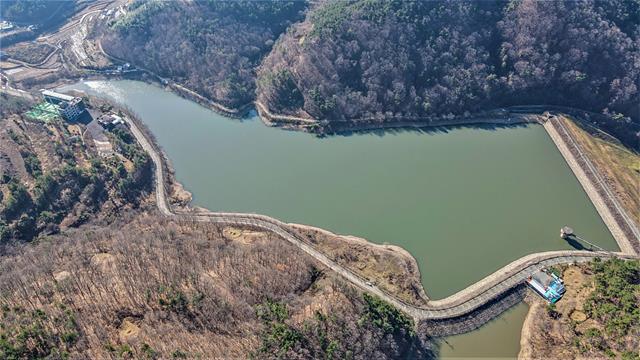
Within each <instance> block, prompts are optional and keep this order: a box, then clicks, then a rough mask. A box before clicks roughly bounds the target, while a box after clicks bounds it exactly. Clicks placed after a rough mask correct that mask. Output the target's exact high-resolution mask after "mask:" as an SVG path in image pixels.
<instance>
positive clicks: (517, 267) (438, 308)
mask: <svg viewBox="0 0 640 360" xmlns="http://www.w3.org/2000/svg"><path fill="white" fill-rule="evenodd" d="M127 121H128V124H129V125H130V129H131V132H132V133H133V135H134V136H135V137H136V139H137V140H138V142H139V143H140V145H141V146H142V147H143V149H144V150H145V151H147V153H148V154H149V156H150V157H151V160H152V161H153V163H154V165H155V185H156V202H157V206H158V209H159V211H160V212H161V213H162V214H163V215H165V216H172V217H179V218H182V219H185V220H191V221H201V222H212V223H217V224H225V225H238V226H251V227H254V228H259V229H263V230H266V231H270V232H273V233H275V234H277V235H278V236H280V237H282V238H283V239H285V240H287V241H288V242H290V243H291V244H293V245H295V246H297V247H298V248H300V249H301V250H303V251H304V252H306V253H307V254H309V255H310V256H312V257H313V258H314V259H316V260H317V261H319V262H320V263H322V264H323V265H325V266H326V267H327V268H329V269H331V270H333V271H335V272H336V273H338V274H339V275H340V276H342V277H343V278H344V279H346V280H347V281H349V282H350V283H352V284H353V285H355V286H357V287H359V288H360V289H362V290H363V291H366V292H368V293H370V294H373V295H376V296H378V297H380V298H382V299H383V300H385V301H387V302H389V303H391V304H393V305H394V306H396V307H397V308H399V309H400V310H402V311H403V312H405V313H406V314H409V315H411V316H412V317H413V318H414V319H415V320H416V321H420V320H435V319H450V318H456V317H460V316H463V315H466V314H468V313H470V312H472V311H474V310H476V309H478V308H479V307H481V306H483V305H485V304H487V303H489V302H491V301H493V300H495V299H497V298H499V297H500V296H501V295H503V294H504V293H505V292H507V291H508V290H510V289H512V288H514V287H516V286H518V285H521V284H522V283H523V282H524V281H525V279H526V278H527V277H528V276H529V275H530V274H531V273H533V272H535V271H538V270H541V269H543V268H546V267H549V266H553V265H558V264H566V263H574V262H587V261H590V260H592V259H594V258H596V257H600V258H610V257H618V258H623V259H638V256H636V255H630V254H625V253H621V252H592V251H548V252H541V253H535V254H530V255H527V256H524V257H522V258H520V259H518V260H515V261H513V262H512V263H510V264H508V265H507V266H505V267H503V268H501V269H500V270H498V271H496V272H494V273H493V274H491V275H489V276H487V277H485V278H484V279H482V280H480V281H478V282H476V283H475V284H473V285H471V286H469V287H467V288H466V289H463V290H461V291H459V292H457V293H455V294H453V295H451V296H449V297H446V298H444V299H440V300H428V301H427V302H426V304H425V305H424V306H415V305H412V304H408V303H406V302H404V301H402V300H400V299H398V298H397V297H395V296H393V295H392V294H390V293H388V292H386V291H384V290H382V289H380V288H379V287H377V286H375V285H373V284H372V283H371V282H370V281H369V280H368V279H366V278H363V277H362V276H360V275H358V274H356V273H355V272H353V271H351V270H350V269H348V268H346V267H344V266H342V265H340V264H338V263H336V262H335V261H334V260H332V259H330V258H329V257H327V256H326V255H325V254H324V253H322V252H321V251H320V250H317V249H316V248H315V247H314V246H313V245H311V244H309V243H308V242H306V241H305V240H304V239H303V238H301V237H299V236H297V235H296V233H295V232H294V231H292V230H291V228H290V227H289V225H288V224H286V223H283V222H281V221H279V220H277V219H274V218H271V217H269V216H265V215H258V214H248V213H223V212H199V213H189V212H174V211H173V210H172V209H171V205H170V203H169V201H168V198H167V191H166V188H165V165H164V162H163V159H162V155H161V153H160V151H159V150H158V149H157V148H156V147H155V146H154V144H153V142H152V141H151V140H150V139H149V138H148V137H147V136H146V134H145V132H143V131H142V130H141V129H140V128H139V126H138V125H137V124H136V123H135V121H133V120H131V119H127Z"/></svg>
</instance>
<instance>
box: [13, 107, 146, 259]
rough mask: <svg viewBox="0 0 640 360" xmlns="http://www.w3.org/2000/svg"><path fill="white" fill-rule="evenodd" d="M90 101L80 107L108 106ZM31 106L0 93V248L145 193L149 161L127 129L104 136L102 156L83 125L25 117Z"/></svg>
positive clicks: (105, 214) (89, 218)
mask: <svg viewBox="0 0 640 360" xmlns="http://www.w3.org/2000/svg"><path fill="white" fill-rule="evenodd" d="M98 104H99V102H98V101H97V100H96V102H95V103H94V104H92V103H89V104H88V105H89V106H90V107H92V108H95V109H96V112H97V113H99V112H100V111H102V110H105V111H107V110H109V105H101V106H98ZM33 105H34V104H32V103H30V102H28V101H25V100H22V99H19V98H15V97H12V96H7V95H5V94H2V95H1V96H0V109H2V110H0V246H1V245H5V244H6V243H9V242H20V241H29V240H32V239H33V238H34V237H36V236H38V235H46V234H53V233H57V232H59V231H61V230H64V229H67V228H72V227H77V226H79V225H81V224H83V223H86V222H95V221H98V220H100V219H106V218H113V217H114V216H117V215H118V213H119V212H121V211H123V210H126V209H131V208H134V207H138V206H139V205H140V204H141V202H142V201H143V200H144V198H145V196H146V194H148V193H149V192H150V190H151V188H150V187H151V169H152V163H151V160H150V159H149V157H148V156H147V154H146V153H144V152H143V151H142V148H140V147H139V146H138V145H137V143H135V141H134V139H133V136H132V135H131V134H130V133H129V131H128V129H126V128H120V129H114V131H113V132H108V133H106V134H104V136H105V139H106V140H108V141H110V143H111V146H112V147H113V149H114V153H113V156H110V157H102V156H99V154H98V151H97V149H96V146H95V145H94V141H93V139H91V137H90V136H88V135H87V133H88V131H87V127H88V126H87V124H86V123H82V122H76V123H69V122H66V121H63V120H61V119H60V118H53V119H50V120H46V121H44V120H43V119H35V118H32V117H30V116H29V114H30V112H29V109H30V108H31V107H32V106H33ZM100 109H102V110H100ZM97 127H98V129H101V128H100V126H99V125H97Z"/></svg>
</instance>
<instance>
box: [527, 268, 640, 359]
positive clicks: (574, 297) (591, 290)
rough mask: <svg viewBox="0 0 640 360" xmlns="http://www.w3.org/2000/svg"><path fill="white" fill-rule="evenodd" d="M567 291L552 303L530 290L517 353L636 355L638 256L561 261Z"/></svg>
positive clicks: (639, 313)
mask: <svg viewBox="0 0 640 360" xmlns="http://www.w3.org/2000/svg"><path fill="white" fill-rule="evenodd" d="M556 271H558V272H562V277H563V279H564V281H565V286H566V288H567V292H566V293H565V295H564V296H563V298H562V300H561V301H559V302H558V303H557V304H556V305H547V304H546V302H544V301H543V300H541V299H540V297H538V296H537V295H534V294H533V293H532V294H531V295H530V296H531V298H530V300H529V302H530V303H531V307H530V309H529V314H528V316H527V320H526V321H525V325H524V328H523V331H522V336H523V337H522V340H521V343H522V348H521V352H520V355H519V358H521V359H549V358H558V359H606V358H615V359H629V360H631V359H638V357H639V356H640V354H639V353H638V349H639V346H640V343H639V339H640V309H639V308H638V304H639V303H640V285H639V283H640V262H638V261H626V262H625V261H621V260H617V259H612V260H606V261H600V260H599V259H597V260H595V261H592V262H591V263H588V264H581V265H571V266H564V267H563V268H561V269H556Z"/></svg>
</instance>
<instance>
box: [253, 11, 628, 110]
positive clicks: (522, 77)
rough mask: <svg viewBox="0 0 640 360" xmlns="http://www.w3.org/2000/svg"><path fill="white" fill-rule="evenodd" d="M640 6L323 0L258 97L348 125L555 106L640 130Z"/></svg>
mask: <svg viewBox="0 0 640 360" xmlns="http://www.w3.org/2000/svg"><path fill="white" fill-rule="evenodd" d="M639 17H640V5H639V3H638V2H637V1H623V0H616V1H606V2H605V1H566V2H563V1H534V0H523V1H510V2H503V1H462V2H461V1H439V2H434V1H417V2H410V1H386V0H356V1H348V2H333V1H330V2H326V3H323V4H322V5H321V6H318V7H317V8H315V9H314V10H312V11H311V12H310V13H309V14H308V16H307V17H306V18H305V20H304V21H303V22H301V23H298V24H296V25H294V26H292V28H291V29H289V31H287V33H286V34H285V35H284V36H283V37H282V38H281V39H280V40H279V41H278V43H277V44H276V45H275V46H274V49H273V50H272V51H271V53H270V54H269V55H268V56H267V57H266V59H265V60H264V63H263V64H262V67H261V70H260V72H259V78H258V99H259V100H261V101H262V102H263V103H265V104H267V105H268V106H269V108H270V109H271V110H274V111H276V112H279V113H289V114H298V115H303V116H309V117H313V118H318V119H328V120H345V119H357V118H363V117H375V118H379V119H382V118H385V119H387V120H388V119H390V118H393V117H403V116H404V117H411V116H434V115H436V116H437V115H446V114H454V115H457V114H463V113H464V112H466V111H469V112H473V111H477V110H481V109H486V108H493V107H500V106H508V105H520V104H555V105H563V106H571V107H577V108H581V109H586V110H591V111H594V112H598V113H601V112H603V113H606V114H609V115H612V116H613V118H614V119H616V120H617V121H620V122H625V121H630V118H632V119H633V120H634V121H636V122H637V121H639V111H640V110H639V107H638V103H639V101H640V95H639V94H640V92H639V89H638V86H640V85H639V84H640V62H639V61H638V59H639V58H640V38H639V34H640V25H639V24H640V21H639Z"/></svg>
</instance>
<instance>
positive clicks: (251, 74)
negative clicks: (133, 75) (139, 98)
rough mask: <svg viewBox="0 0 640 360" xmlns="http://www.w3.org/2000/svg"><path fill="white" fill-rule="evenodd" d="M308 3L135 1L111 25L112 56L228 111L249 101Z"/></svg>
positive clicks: (108, 37)
mask: <svg viewBox="0 0 640 360" xmlns="http://www.w3.org/2000/svg"><path fill="white" fill-rule="evenodd" d="M305 6H306V3H305V2H303V1H278V2H266V1H198V2H190V1H136V2H134V3H133V4H131V5H130V6H129V7H128V14H127V16H125V17H123V18H121V19H119V20H118V21H117V22H116V23H114V24H112V26H111V28H110V30H109V31H108V34H107V35H106V37H105V39H103V46H104V48H105V50H106V51H107V52H109V53H110V54H112V55H115V56H117V57H119V58H122V59H126V60H128V61H130V62H132V63H133V64H136V65H138V66H142V67H145V68H148V69H149V70H152V71H154V72H156V73H158V74H159V75H160V76H164V77H169V78H172V79H174V80H176V81H178V82H181V83H183V84H184V85H186V86H188V87H190V88H192V89H194V90H196V91H198V92H199V93H201V94H203V95H205V96H207V97H210V98H212V99H214V100H216V101H218V102H220V103H222V104H224V105H226V106H230V107H238V106H241V105H244V104H246V103H247V102H250V101H251V100H252V99H253V97H254V93H255V82H254V79H255V67H256V66H257V65H258V63H259V62H260V60H261V59H262V57H263V55H264V54H265V53H266V52H268V51H269V50H270V49H271V47H272V45H273V43H274V40H275V39H276V38H277V37H278V36H279V35H280V33H282V32H283V31H284V30H285V29H286V28H287V27H288V26H289V25H290V24H291V23H292V22H294V21H297V20H300V19H301V17H302V12H303V10H304V9H305Z"/></svg>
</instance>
